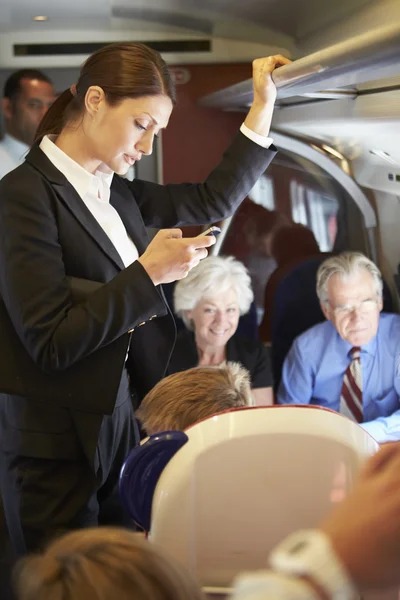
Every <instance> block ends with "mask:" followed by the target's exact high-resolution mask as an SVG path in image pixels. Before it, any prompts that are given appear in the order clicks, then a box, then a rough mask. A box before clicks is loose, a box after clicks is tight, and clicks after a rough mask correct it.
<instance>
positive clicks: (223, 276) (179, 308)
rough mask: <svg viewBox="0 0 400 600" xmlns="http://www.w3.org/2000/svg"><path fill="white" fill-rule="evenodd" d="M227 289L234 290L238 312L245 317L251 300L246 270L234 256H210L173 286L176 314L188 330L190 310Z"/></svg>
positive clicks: (190, 327) (252, 295)
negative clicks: (188, 312) (187, 313)
mask: <svg viewBox="0 0 400 600" xmlns="http://www.w3.org/2000/svg"><path fill="white" fill-rule="evenodd" d="M230 288H233V289H234V290H235V292H236V296H237V301H238V305H239V312H240V314H241V315H244V314H245V313H247V312H248V310H249V309H250V305H251V303H252V301H253V298H254V294H253V290H252V288H251V279H250V276H249V274H248V272H247V269H246V267H245V266H244V264H243V263H241V262H239V261H238V260H235V259H234V258H233V256H209V257H208V258H205V259H204V260H202V261H201V262H200V263H199V264H198V265H197V267H195V268H194V269H192V270H191V271H190V272H189V274H188V276H187V277H185V278H184V279H181V280H180V281H178V283H177V284H176V287H175V292H174V308H175V313H176V314H177V315H178V316H179V317H181V318H182V320H183V322H184V323H185V325H186V327H187V328H188V329H193V326H192V324H191V322H190V319H188V318H187V316H186V312H187V311H188V310H193V309H194V308H195V306H196V305H197V304H198V303H199V302H200V300H202V299H203V298H208V299H212V298H218V296H219V294H221V293H223V292H225V291H227V290H229V289H230Z"/></svg>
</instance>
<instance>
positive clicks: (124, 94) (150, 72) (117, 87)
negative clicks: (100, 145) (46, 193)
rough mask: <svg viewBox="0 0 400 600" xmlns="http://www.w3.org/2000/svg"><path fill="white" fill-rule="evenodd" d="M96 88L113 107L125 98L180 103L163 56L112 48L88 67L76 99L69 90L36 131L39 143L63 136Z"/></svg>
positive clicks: (133, 46) (136, 47) (125, 46)
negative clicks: (162, 97)
mask: <svg viewBox="0 0 400 600" xmlns="http://www.w3.org/2000/svg"><path fill="white" fill-rule="evenodd" d="M92 85H97V86H99V87H101V88H102V89H103V91H104V93H105V95H106V99H107V102H108V103H109V104H110V105H111V106H115V105H117V104H118V103H119V102H121V100H123V99H124V98H140V97H143V96H158V95H165V96H168V97H169V98H170V99H171V100H172V102H173V104H175V102H176V93H175V85H174V82H173V81H172V78H171V75H170V73H169V71H168V67H167V64H166V63H165V61H164V60H163V59H162V58H161V55H160V54H159V53H158V52H156V51H155V50H152V49H151V48H149V47H148V46H145V45H144V44H139V43H134V42H127V43H121V44H119V43H116V44H108V45H107V46H104V47H103V48H101V49H100V50H97V51H96V52H94V53H93V54H92V55H91V56H89V58H88V59H87V60H86V62H85V63H84V65H83V67H82V68H81V72H80V75H79V78H78V81H77V82H76V96H74V95H73V94H72V92H71V90H70V89H67V90H65V92H63V93H62V94H60V96H59V97H58V98H57V100H56V101H55V102H54V103H53V104H52V106H51V107H50V108H49V110H48V111H47V113H46V114H45V116H44V117H43V119H42V121H41V122H40V123H39V127H38V129H37V131H36V140H39V139H41V138H42V137H43V136H45V135H48V134H52V133H53V134H59V133H61V130H62V129H63V127H64V126H65V125H66V124H67V123H68V122H69V121H71V120H72V119H75V118H78V117H79V115H80V114H83V107H84V101H85V95H86V92H87V90H88V88H89V87H90V86H92Z"/></svg>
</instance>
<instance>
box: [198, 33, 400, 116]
mask: <svg viewBox="0 0 400 600" xmlns="http://www.w3.org/2000/svg"><path fill="white" fill-rule="evenodd" d="M386 68H391V71H390V76H394V75H399V74H400V22H396V23H393V24H391V25H390V26H387V27H381V28H379V29H375V30H372V31H368V32H366V33H363V34H361V35H357V36H355V37H353V38H349V39H347V40H345V41H344V42H340V43H339V44H335V45H334V46H329V47H328V48H324V49H323V50H319V51H318V52H314V53H313V54H309V55H308V56H305V57H303V58H300V59H298V60H295V61H294V62H292V63H291V64H289V65H285V66H283V67H279V68H278V69H276V70H275V71H274V72H273V74H272V78H273V80H274V83H275V85H276V87H277V90H278V98H289V97H291V96H301V95H310V94H313V95H314V94H315V93H317V92H321V94H326V93H328V92H327V90H329V92H330V93H332V91H334V90H335V89H338V88H339V89H340V90H341V91H342V94H341V95H343V87H345V86H355V85H357V84H359V83H365V82H367V81H373V80H375V79H380V78H381V77H382V75H381V72H382V69H386ZM385 76H389V74H388V73H385ZM348 92H349V95H352V96H354V89H353V90H351V89H349V90H348ZM252 100H253V88H252V80H251V79H248V80H246V81H242V82H240V83H237V84H235V85H232V86H230V87H227V88H225V89H223V90H220V91H218V92H214V93H213V94H209V95H207V96H204V97H203V98H201V99H200V101H199V103H200V104H201V105H202V106H208V107H213V108H225V109H229V108H231V109H232V108H239V107H244V106H250V104H251V102H252Z"/></svg>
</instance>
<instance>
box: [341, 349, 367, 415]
mask: <svg viewBox="0 0 400 600" xmlns="http://www.w3.org/2000/svg"><path fill="white" fill-rule="evenodd" d="M360 353H361V348H359V347H355V348H352V349H351V350H350V353H349V354H350V357H351V363H350V364H349V366H348V367H347V369H346V371H345V374H344V377H343V386H342V392H341V394H340V409H339V412H340V413H341V414H342V415H345V416H346V417H349V419H352V420H353V421H357V423H361V422H362V421H363V404H362V373H361V361H360Z"/></svg>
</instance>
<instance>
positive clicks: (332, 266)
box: [317, 252, 383, 304]
mask: <svg viewBox="0 0 400 600" xmlns="http://www.w3.org/2000/svg"><path fill="white" fill-rule="evenodd" d="M360 269H365V270H366V271H368V272H369V273H371V275H372V277H373V279H374V282H375V287H376V295H377V296H378V298H382V291H383V282H382V275H381V272H380V270H379V269H378V267H377V266H376V265H375V263H373V262H372V260H370V259H369V258H367V257H366V256H364V254H361V252H342V253H341V254H339V255H338V256H332V257H331V258H327V259H326V260H325V261H324V262H323V263H322V264H321V265H320V267H319V269H318V272H317V296H318V298H319V300H320V302H321V303H322V304H326V303H327V302H328V282H329V280H330V278H331V277H332V275H339V276H340V277H343V278H345V277H351V276H352V275H355V274H356V273H358V272H359V271H360Z"/></svg>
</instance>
